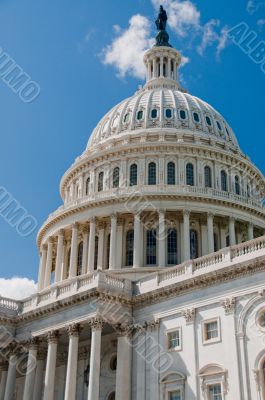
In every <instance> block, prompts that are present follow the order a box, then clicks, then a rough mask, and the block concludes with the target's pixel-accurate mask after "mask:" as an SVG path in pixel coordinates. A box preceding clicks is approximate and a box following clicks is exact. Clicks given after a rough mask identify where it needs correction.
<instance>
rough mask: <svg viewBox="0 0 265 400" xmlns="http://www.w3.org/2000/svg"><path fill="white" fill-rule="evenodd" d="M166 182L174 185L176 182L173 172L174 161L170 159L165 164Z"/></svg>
mask: <svg viewBox="0 0 265 400" xmlns="http://www.w3.org/2000/svg"><path fill="white" fill-rule="evenodd" d="M167 184H168V185H175V184H176V172H175V163H173V162H172V161H170V162H169V163H168V164H167Z"/></svg>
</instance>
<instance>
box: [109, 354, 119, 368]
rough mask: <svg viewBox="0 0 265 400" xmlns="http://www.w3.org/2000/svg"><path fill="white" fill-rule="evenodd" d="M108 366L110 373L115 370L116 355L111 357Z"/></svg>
mask: <svg viewBox="0 0 265 400" xmlns="http://www.w3.org/2000/svg"><path fill="white" fill-rule="evenodd" d="M109 366H110V369H111V371H116V370H117V355H116V354H115V355H114V356H112V357H111V359H110V363H109Z"/></svg>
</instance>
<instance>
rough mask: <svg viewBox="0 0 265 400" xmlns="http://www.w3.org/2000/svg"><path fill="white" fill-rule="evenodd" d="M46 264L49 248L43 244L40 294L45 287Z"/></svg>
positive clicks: (39, 283) (39, 279)
mask: <svg viewBox="0 0 265 400" xmlns="http://www.w3.org/2000/svg"><path fill="white" fill-rule="evenodd" d="M46 262H47V246H46V244H43V245H42V248H41V256H40V268H39V277H38V292H40V291H41V290H42V289H43V287H44V281H45V268H46Z"/></svg>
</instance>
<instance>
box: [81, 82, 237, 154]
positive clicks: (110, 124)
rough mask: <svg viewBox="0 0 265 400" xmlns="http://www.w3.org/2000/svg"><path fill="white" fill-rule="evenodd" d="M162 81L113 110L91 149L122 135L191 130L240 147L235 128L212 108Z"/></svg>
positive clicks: (94, 136) (98, 129) (96, 132)
mask: <svg viewBox="0 0 265 400" xmlns="http://www.w3.org/2000/svg"><path fill="white" fill-rule="evenodd" d="M156 81H158V79H157V80H156ZM159 81H160V84H159V85H158V86H159V87H158V88H153V87H152V88H151V89H150V88H144V89H140V90H139V91H138V92H137V93H136V94H135V95H134V96H132V97H129V98H128V99H126V100H124V101H122V102H121V103H120V104H118V105H117V106H115V107H114V108H113V109H112V110H111V111H109V112H108V113H107V114H106V115H105V116H104V117H103V118H102V119H101V121H100V122H99V124H98V125H97V127H96V128H95V129H94V131H93V133H92V135H91V137H90V140H89V142H88V147H87V150H88V149H89V148H91V147H93V146H96V145H98V144H103V143H104V142H106V141H109V140H110V139H111V140H112V139H115V138H118V137H120V136H121V135H122V134H124V135H125V134H126V135H128V134H131V135H133V134H134V132H136V131H137V130H141V131H143V130H145V129H146V130H148V131H152V130H153V129H159V128H161V129H162V128H163V129H165V128H167V129H172V130H174V131H176V133H177V134H178V133H180V134H181V133H183V131H185V130H190V131H192V132H193V133H194V132H197V133H198V135H200V134H202V135H207V136H208V137H209V136H210V137H217V138H218V139H219V140H223V141H227V142H229V143H230V144H232V145H234V146H236V147H238V143H237V140H236V137H235V135H234V133H233V131H232V129H231V127H230V126H229V125H228V123H227V122H226V120H225V119H224V118H223V116H222V115H221V114H220V113H218V112H217V111H216V110H215V109H214V108H213V107H212V106H210V105H209V104H208V103H206V102H205V101H203V100H201V99H199V98H197V97H195V96H192V95H190V94H189V93H184V92H182V91H180V90H179V89H177V88H170V89H168V88H164V87H163V86H166V84H165V85H163V81H165V83H166V81H167V80H166V79H165V78H160V79H159ZM157 83H158V82H157ZM154 110H157V111H154ZM152 113H153V115H152Z"/></svg>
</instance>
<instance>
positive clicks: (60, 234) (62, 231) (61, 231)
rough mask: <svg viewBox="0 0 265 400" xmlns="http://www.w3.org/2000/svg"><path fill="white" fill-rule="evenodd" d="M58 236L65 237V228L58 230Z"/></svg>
mask: <svg viewBox="0 0 265 400" xmlns="http://www.w3.org/2000/svg"><path fill="white" fill-rule="evenodd" d="M58 236H62V237H64V230H63V229H60V230H59V231H58Z"/></svg>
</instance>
